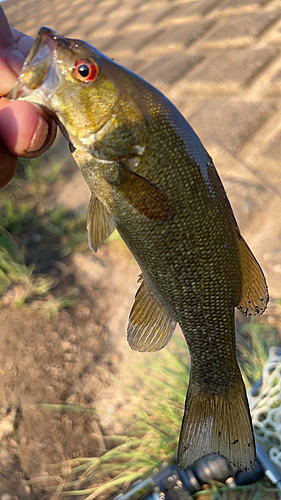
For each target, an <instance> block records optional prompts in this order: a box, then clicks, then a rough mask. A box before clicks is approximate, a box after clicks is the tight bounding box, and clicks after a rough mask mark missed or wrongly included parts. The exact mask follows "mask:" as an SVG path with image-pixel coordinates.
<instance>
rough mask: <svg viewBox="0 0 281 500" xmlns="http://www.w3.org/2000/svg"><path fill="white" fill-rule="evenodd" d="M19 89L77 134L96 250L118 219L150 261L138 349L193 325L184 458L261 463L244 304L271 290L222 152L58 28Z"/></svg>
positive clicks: (255, 307) (46, 31) (33, 56)
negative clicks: (244, 360)
mask: <svg viewBox="0 0 281 500" xmlns="http://www.w3.org/2000/svg"><path fill="white" fill-rule="evenodd" d="M12 98H13V99H25V100H29V101H32V102H35V103H37V104H39V105H41V106H42V107H43V108H44V109H45V110H46V111H47V112H48V113H49V114H50V115H51V116H53V118H54V119H55V120H56V122H57V123H58V124H59V126H60V128H61V130H62V133H63V134H64V136H65V137H66V139H67V140H68V142H69V147H70V151H71V153H72V155H73V158H74V160H75V161H76V163H77V165H78V167H79V169H80V170H81V172H82V174H83V176H84V178H85V180H86V182H87V184H88V186H89V188H90V190H91V199H90V203H89V209H88V215H87V229H88V238H89V243H90V246H91V248H92V249H93V250H94V251H97V250H98V248H99V247H100V246H101V245H102V244H103V243H104V241H105V240H106V239H107V238H108V237H109V236H110V234H111V233H112V232H113V231H114V230H115V229H117V230H118V232H119V234H120V236H121V237H122V238H123V240H124V242H125V243H126V245H127V246H128V248H129V249H130V251H131V252H132V254H133V256H134V257H135V259H136V261H137V262H138V264H139V266H140V269H141V275H140V278H139V283H140V286H139V289H138V291H137V293H136V296H135V302H134V304H133V307H132V310H131V313H130V315H129V322H128V329H127V339H128V343H129V345H130V347H131V348H132V349H133V350H136V351H140V352H153V351H157V350H160V349H162V348H163V347H164V346H166V345H167V343H168V342H169V340H170V339H171V337H172V335H173V333H174V330H175V327H176V325H177V324H179V326H180V328H181V330H182V332H183V335H184V337H185V340H186V343H187V345H188V348H189V352H190V359H191V371H190V379H189V385H188V390H187V396H186V403H185V409H184V416H183V421H182V428H181V432H180V438H179V448H178V467H179V468H186V467H188V466H190V465H192V464H193V463H194V462H195V461H196V460H198V459H200V458H201V457H203V456H205V455H209V454H219V455H221V456H223V457H225V458H226V460H227V461H228V462H229V463H231V464H233V465H234V466H236V467H238V468H239V469H240V470H251V469H252V468H253V466H254V463H255V441H254V435H253V430H252V423H251V416H250V412H249V406H248V401H247V396H246V391H245V386H244V383H243V379H242V376H241V372H240V369H239V366H238V362H237V358H236V342H235V324H234V310H235V307H236V308H238V309H239V310H240V311H241V312H242V313H243V314H244V315H246V316H248V315H259V314H262V313H263V311H264V310H265V309H266V306H267V303H268V299H269V297H268V288H267V284H266V280H265V277H264V274H263V272H262V270H261V267H260V266H259V264H258V262H257V260H256V259H255V257H254V255H253V253H252V252H251V250H250V248H249V246H248V245H247V243H246V242H245V240H244V239H243V237H242V236H241V234H240V231H239V228H238V225H237V222H236V220H235V217H234V214H233V211H232V208H231V205H230V203H229V200H228V198H227V195H226V192H225V190H224V188H223V185H222V182H221V180H220V177H219V175H218V173H217V170H216V168H215V166H214V163H213V160H212V158H211V156H210V155H209V154H208V152H207V151H206V149H205V148H204V146H203V145H202V143H201V141H200V139H199V138H198V136H197V135H196V133H195V132H194V130H193V129H192V127H191V126H190V125H189V124H188V122H187V121H186V120H185V118H184V117H183V116H182V114H181V113H180V112H179V111H178V110H177V108H176V107H175V106H174V105H173V104H172V103H171V102H170V101H169V100H168V99H167V98H166V97H165V96H164V95H163V94H162V93H161V92H160V91H158V90H157V89H156V88H154V87H153V86H152V85H150V84H149V83H148V82H146V81H145V80H143V79H142V78H141V77H139V76H138V75H136V74H134V73H132V72H131V71H129V70H128V69H126V68H124V67H122V66H120V65H118V64H117V63H116V62H114V61H113V60H111V59H110V58H108V57H107V56H105V55H104V54H102V53H101V52H100V51H99V50H97V49H96V48H94V47H93V46H91V45H90V44H88V43H87V42H84V41H82V40H75V39H69V38H65V37H63V36H62V35H58V34H57V33H55V32H54V31H53V30H52V29H50V28H46V27H42V28H41V29H40V30H39V32H38V35H37V37H36V39H35V42H34V45H33V47H32V49H31V51H30V53H29V55H28V57H27V59H26V61H25V63H24V66H23V70H22V74H21V75H20V77H19V79H18V82H17V84H16V86H15V88H14V90H13V92H12Z"/></svg>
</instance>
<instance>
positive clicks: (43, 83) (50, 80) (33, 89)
mask: <svg viewBox="0 0 281 500" xmlns="http://www.w3.org/2000/svg"><path fill="white" fill-rule="evenodd" d="M58 43H60V44H61V45H63V46H64V47H69V45H70V43H69V42H68V41H67V40H66V39H64V38H63V37H61V36H60V35H57V34H56V32H55V31H54V30H52V29H51V28H47V27H45V26H43V27H42V28H40V30H39V31H38V34H37V37H36V39H35V41H34V44H33V46H32V47H31V50H30V52H29V54H28V56H27V58H26V60H25V62H24V65H23V69H22V73H21V75H20V77H19V79H18V81H17V82H16V85H15V87H14V89H13V90H12V91H11V93H10V94H9V97H10V98H12V99H15V100H26V101H30V102H35V103H37V104H39V105H43V106H47V103H48V100H49V98H50V97H51V96H52V95H53V93H54V91H55V90H56V88H57V86H58V85H59V83H60V81H61V74H60V70H59V67H58V65H57V61H58V52H57V47H58ZM38 68H39V69H40V71H41V72H42V76H39V77H38V78H39V79H37V80H36V77H35V78H34V77H33V76H31V78H30V75H36V73H37V70H38ZM38 73H39V72H38ZM26 78H27V80H26Z"/></svg>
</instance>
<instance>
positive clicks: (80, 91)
mask: <svg viewBox="0 0 281 500" xmlns="http://www.w3.org/2000/svg"><path fill="white" fill-rule="evenodd" d="M122 72H123V73H124V75H125V74H126V70H125V68H122V67H121V66H119V65H116V64H115V63H114V62H113V61H112V60H111V59H109V58H107V57H106V56H105V55H104V54H102V53H101V52H99V51H98V50H97V49H95V48H94V47H92V46H91V45H90V44H88V43H86V42H84V41H82V40H74V39H68V38H65V37H63V36H60V35H58V34H56V33H55V32H54V31H53V30H52V29H50V28H46V27H42V28H41V29H40V30H39V32H38V35H37V37H36V39H35V42H34V44H33V47H32V48H31V51H30V53H29V55H28V57H27V59H26V61H25V63H24V66H23V71H22V74H21V75H20V77H19V80H18V82H17V84H16V86H15V88H14V90H13V92H12V98H13V99H24V100H28V101H32V102H35V103H37V104H39V105H41V106H42V107H44V108H45V109H46V110H47V112H48V113H50V114H52V115H53V116H54V118H55V120H56V121H57V122H58V124H59V125H60V127H61V129H62V131H63V133H64V135H65V136H66V137H67V139H68V140H69V142H70V143H71V144H72V146H74V148H78V149H80V150H83V151H87V152H90V153H91V154H92V153H93V154H96V156H100V157H104V158H108V157H110V156H111V157H112V156H116V155H117V156H120V155H121V156H122V153H124V151H123V150H124V144H125V143H126V144H127V148H129V150H130V149H132V151H131V150H130V151H129V152H128V151H127V156H132V153H133V154H134V153H135V151H137V152H139V150H141V149H142V142H143V136H144V133H145V125H146V119H145V118H144V116H143V113H142V111H141V110H140V109H139V107H138V105H137V104H136V102H135V101H134V95H133V90H132V86H131V85H130V82H128V75H127V78H122ZM127 73H128V72H127ZM132 75H133V74H132ZM132 123H134V126H132ZM120 130H121V131H122V143H123V146H122V147H121V149H122V148H123V149H122V151H120ZM108 134H110V143H111V144H110V147H109V146H108V141H105V138H106V137H108ZM104 143H106V144H105V145H104ZM114 143H115V144H114ZM103 145H104V146H105V147H103ZM114 145H115V150H116V149H117V151H115V152H113V149H114ZM118 147H119V150H118ZM125 156H126V151H125Z"/></svg>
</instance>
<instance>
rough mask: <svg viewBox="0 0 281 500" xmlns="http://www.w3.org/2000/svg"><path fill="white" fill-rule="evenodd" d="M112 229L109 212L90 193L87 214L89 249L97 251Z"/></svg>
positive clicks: (113, 226) (112, 223)
mask: <svg viewBox="0 0 281 500" xmlns="http://www.w3.org/2000/svg"><path fill="white" fill-rule="evenodd" d="M114 229H115V224H114V222H113V220H112V218H111V217H110V215H109V213H108V212H107V210H106V209H105V208H104V206H103V204H102V203H101V202H100V201H99V200H98V199H97V198H96V197H95V196H94V195H92V196H91V199H90V203H89V208H88V215H87V230H88V240H89V245H90V247H91V249H92V250H94V251H95V252H97V250H98V248H99V247H100V246H101V245H102V244H103V243H104V242H105V240H106V239H107V238H108V237H109V236H110V235H111V233H113V231H114Z"/></svg>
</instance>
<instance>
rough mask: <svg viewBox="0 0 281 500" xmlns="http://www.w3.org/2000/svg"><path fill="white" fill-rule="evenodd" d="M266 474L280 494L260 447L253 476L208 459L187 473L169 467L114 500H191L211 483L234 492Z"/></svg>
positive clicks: (213, 457) (275, 476)
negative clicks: (214, 482) (225, 486)
mask: <svg viewBox="0 0 281 500" xmlns="http://www.w3.org/2000/svg"><path fill="white" fill-rule="evenodd" d="M265 474H266V475H267V476H268V478H269V479H270V480H271V481H272V482H273V483H274V484H275V485H276V486H277V487H278V488H279V489H280V490H281V477H280V475H279V473H278V471H277V470H276V469H275V467H274V466H273V465H272V463H271V462H270V460H269V458H268V456H267V454H266V453H265V451H264V450H263V449H262V448H261V446H260V445H257V459H256V463H255V466H254V468H253V470H252V471H251V472H240V471H238V468H237V467H234V466H232V465H231V464H229V463H228V462H227V461H226V460H225V458H224V457H221V456H219V455H208V456H206V457H204V458H201V459H200V460H198V461H197V462H195V464H194V465H193V466H192V467H187V468H186V469H182V470H177V469H176V468H175V467H174V466H173V465H168V466H166V467H164V468H163V469H161V470H160V471H159V472H157V473H156V474H154V475H153V476H150V477H149V478H147V479H145V480H144V481H142V480H139V481H137V482H136V483H134V484H133V485H132V488H131V489H130V490H129V491H128V492H126V493H125V494H122V493H121V494H119V495H117V496H116V497H115V498H114V500H137V499H142V500H192V495H194V493H196V492H197V491H200V490H202V486H203V485H204V484H206V483H209V482H210V481H214V480H215V481H219V482H222V483H227V485H228V486H229V487H230V488H234V487H236V486H240V485H245V484H251V483H255V482H256V481H258V480H259V479H261V478H262V477H263V476H264V475H265Z"/></svg>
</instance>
